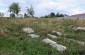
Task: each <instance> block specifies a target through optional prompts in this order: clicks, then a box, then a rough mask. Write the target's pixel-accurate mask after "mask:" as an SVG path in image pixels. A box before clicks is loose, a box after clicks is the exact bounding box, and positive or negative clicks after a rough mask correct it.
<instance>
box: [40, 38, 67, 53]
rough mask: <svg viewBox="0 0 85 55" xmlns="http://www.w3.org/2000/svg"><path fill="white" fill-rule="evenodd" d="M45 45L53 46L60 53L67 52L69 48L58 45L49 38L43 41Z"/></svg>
mask: <svg viewBox="0 0 85 55" xmlns="http://www.w3.org/2000/svg"><path fill="white" fill-rule="evenodd" d="M42 42H43V43H45V44H49V45H51V46H52V47H53V48H56V49H57V50H58V51H60V52H62V51H64V50H66V49H67V48H66V47H65V46H63V45H60V44H57V43H56V42H55V41H52V40H50V39H48V38H46V39H44V40H42Z"/></svg>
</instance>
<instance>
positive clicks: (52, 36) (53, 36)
mask: <svg viewBox="0 0 85 55" xmlns="http://www.w3.org/2000/svg"><path fill="white" fill-rule="evenodd" d="M47 36H49V37H51V38H57V36H55V35H51V34H47Z"/></svg>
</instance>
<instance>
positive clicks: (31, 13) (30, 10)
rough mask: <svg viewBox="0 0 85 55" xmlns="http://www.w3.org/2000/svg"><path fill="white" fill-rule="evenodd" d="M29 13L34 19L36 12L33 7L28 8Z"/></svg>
mask: <svg viewBox="0 0 85 55" xmlns="http://www.w3.org/2000/svg"><path fill="white" fill-rule="evenodd" d="M27 13H28V15H29V16H30V17H34V10H33V7H32V5H31V7H30V8H27Z"/></svg>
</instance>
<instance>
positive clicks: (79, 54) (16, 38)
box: [0, 18, 85, 55]
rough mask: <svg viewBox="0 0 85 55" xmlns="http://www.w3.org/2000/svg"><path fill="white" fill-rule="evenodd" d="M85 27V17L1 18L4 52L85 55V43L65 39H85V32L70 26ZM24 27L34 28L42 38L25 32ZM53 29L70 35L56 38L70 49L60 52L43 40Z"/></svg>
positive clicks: (0, 51) (0, 43) (0, 48)
mask: <svg viewBox="0 0 85 55" xmlns="http://www.w3.org/2000/svg"><path fill="white" fill-rule="evenodd" d="M70 25H74V26H81V27H85V20H70V19H69V20H65V19H51V18H48V19H46V18H43V19H37V18H23V19H12V18H10V19H6V18H0V55H1V54H2V55H7V54H8V55H10V54H11V55H85V46H82V45H80V44H78V43H75V42H74V41H71V40H66V39H65V38H70V39H75V40H79V41H83V42H85V31H74V30H72V28H68V26H70ZM24 27H31V28H33V29H34V30H35V33H36V34H38V35H40V38H36V39H32V38H30V37H29V36H28V34H27V33H25V32H23V31H22V28H24ZM53 30H55V31H59V32H62V33H64V34H67V36H64V35H62V36H60V38H57V39H52V40H54V41H56V42H57V43H59V44H61V45H64V46H66V47H67V48H68V49H67V50H65V51H64V52H59V51H57V50H56V49H54V48H52V47H51V46H49V45H45V44H43V43H42V42H41V41H42V40H43V39H44V38H47V34H48V33H51V32H52V31H53Z"/></svg>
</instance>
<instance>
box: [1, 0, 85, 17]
mask: <svg viewBox="0 0 85 55" xmlns="http://www.w3.org/2000/svg"><path fill="white" fill-rule="evenodd" d="M13 2H18V3H19V5H20V7H21V11H20V14H24V13H26V9H27V7H30V6H31V5H32V6H33V8H34V11H35V16H37V17H40V16H44V15H47V14H50V13H51V12H54V13H55V14H56V13H62V14H67V15H74V14H80V13H85V0H0V12H2V13H4V14H5V16H9V14H10V13H9V12H8V7H9V6H10V5H11V4H12V3H13Z"/></svg>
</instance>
